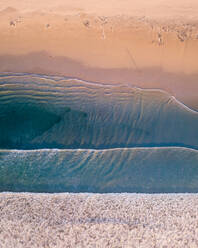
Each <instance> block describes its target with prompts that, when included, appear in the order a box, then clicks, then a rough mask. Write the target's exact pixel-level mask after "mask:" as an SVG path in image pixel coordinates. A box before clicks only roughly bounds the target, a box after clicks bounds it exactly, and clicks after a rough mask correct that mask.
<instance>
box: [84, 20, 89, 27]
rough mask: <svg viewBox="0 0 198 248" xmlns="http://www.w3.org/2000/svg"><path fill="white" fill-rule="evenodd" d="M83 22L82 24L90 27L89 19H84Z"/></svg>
mask: <svg viewBox="0 0 198 248" xmlns="http://www.w3.org/2000/svg"><path fill="white" fill-rule="evenodd" d="M83 24H84V26H85V27H87V28H89V27H90V21H89V20H85V21H84V22H83Z"/></svg>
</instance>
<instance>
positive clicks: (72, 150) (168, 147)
mask: <svg viewBox="0 0 198 248" xmlns="http://www.w3.org/2000/svg"><path fill="white" fill-rule="evenodd" d="M167 149H169V150H180V149H183V150H191V151H195V152H198V150H196V149H193V148H188V147H181V146H163V147H155V146H154V147H128V148H127V147H125V148H119V147H118V148H109V149H108V148H107V149H79V148H77V149H58V148H51V149H50V148H42V149H30V150H23V149H0V152H19V153H20V152H42V151H43V152H44V151H46V152H49V151H59V152H66V151H70V152H75V151H80V152H87V151H93V152H105V151H127V150H167Z"/></svg>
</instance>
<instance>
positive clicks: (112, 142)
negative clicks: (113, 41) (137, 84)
mask: <svg viewBox="0 0 198 248" xmlns="http://www.w3.org/2000/svg"><path fill="white" fill-rule="evenodd" d="M197 127H198V113H197V112H195V111H192V110H191V109H189V108H187V107H186V106H184V105H183V104H181V103H180V102H178V101H177V100H176V99H175V98H174V97H171V96H170V95H168V94H167V93H166V92H164V91H161V90H142V89H138V88H131V87H128V86H124V85H116V86H113V85H103V84H98V83H92V82H85V81H82V80H77V79H68V78H61V77H48V76H39V75H4V76H1V77H0V148H1V150H0V190H1V191H7V190H9V191H33V192H64V191H71V192H85V191H86V192H126V191H127V192H150V193H153V192H197V190H198V182H197V180H196V178H197V176H198V152H197V148H198V128H197ZM112 148H116V149H112Z"/></svg>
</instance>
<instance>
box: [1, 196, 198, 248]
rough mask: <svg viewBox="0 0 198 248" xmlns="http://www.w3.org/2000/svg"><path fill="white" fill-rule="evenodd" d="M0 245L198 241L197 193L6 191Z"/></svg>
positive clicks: (183, 243) (188, 244)
mask: <svg viewBox="0 0 198 248" xmlns="http://www.w3.org/2000/svg"><path fill="white" fill-rule="evenodd" d="M0 247H1V248H4V247H5V248H9V247H15V248H18V247H22V248H26V247H48V248H50V247H53V248H55V247H58V248H61V247H64V248H66V247H71V248H74V247H78V248H80V247H86V248H89V247H101V248H104V247H113V248H115V247H122V248H132V247H138V248H140V247H143V248H146V247H156V248H158V247H163V248H165V247H166V248H167V247H168V248H171V247H174V248H177V247H180V248H181V247H185V248H188V247H190V248H195V247H198V195H197V194H159V195H158V194H156V195H144V194H104V195H103V194H69V193H65V194H29V193H28V194H24V193H1V194H0Z"/></svg>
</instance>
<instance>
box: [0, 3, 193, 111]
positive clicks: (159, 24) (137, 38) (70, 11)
mask: <svg viewBox="0 0 198 248" xmlns="http://www.w3.org/2000/svg"><path fill="white" fill-rule="evenodd" d="M197 13H198V2H197V0H174V1H172V0H161V1H159V0H152V1H147V0H133V1H130V0H126V1H120V0H111V1H105V0H100V1H99V0H87V1H86V2H85V1H82V0H81V1H80V0H76V1H63V0H58V1H52V0H45V1H39V0H34V1H28V2H27V1H26V0H20V1H19V0H2V1H1V2H0V40H1V43H0V73H2V72H30V73H41V74H51V75H65V76H70V77H77V78H81V79H84V80H89V81H100V82H106V83H127V84H131V85H134V86H138V87H143V88H160V89H164V90H166V91H168V92H169V93H171V94H172V95H174V96H176V97H177V98H178V99H179V100H180V101H182V102H183V103H185V104H187V105H188V106H189V107H191V108H194V109H197V110H198V98H197V94H198V62H197V58H198V15H197Z"/></svg>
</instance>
